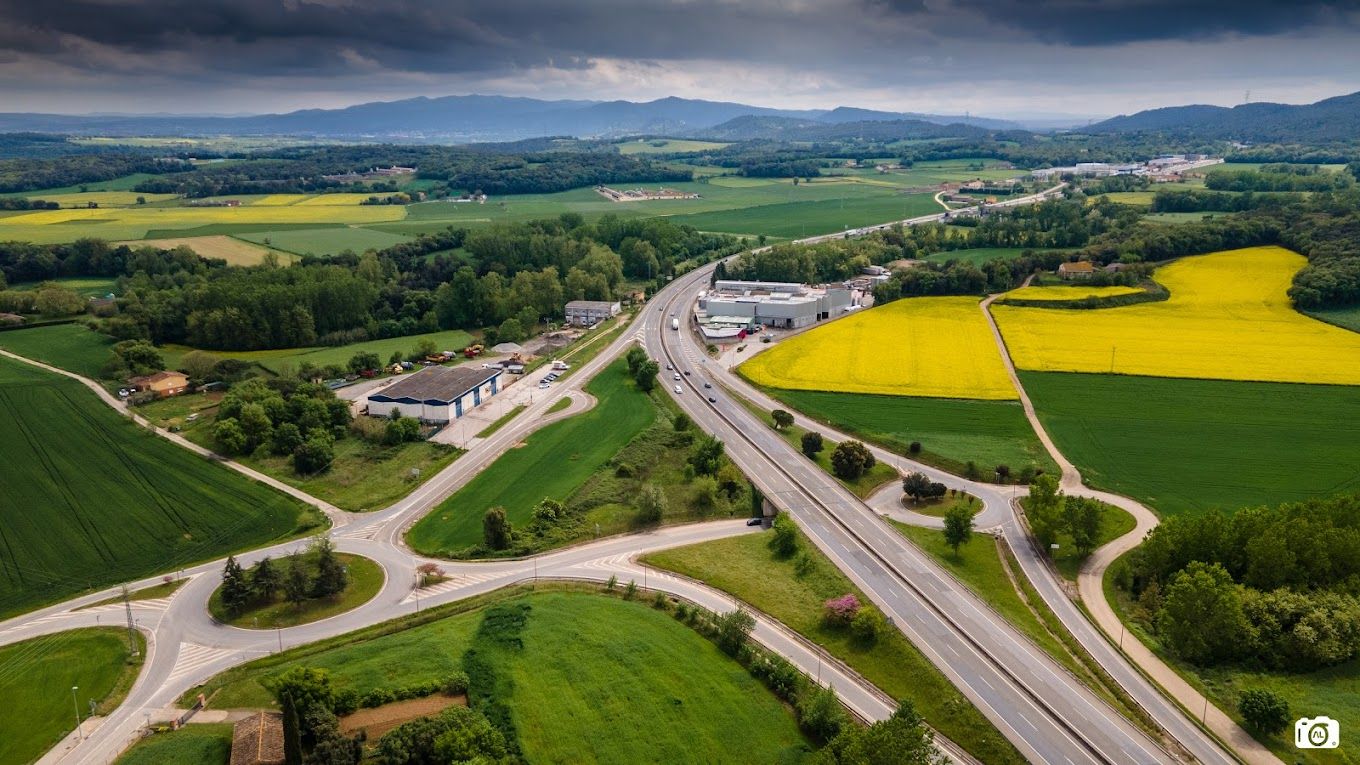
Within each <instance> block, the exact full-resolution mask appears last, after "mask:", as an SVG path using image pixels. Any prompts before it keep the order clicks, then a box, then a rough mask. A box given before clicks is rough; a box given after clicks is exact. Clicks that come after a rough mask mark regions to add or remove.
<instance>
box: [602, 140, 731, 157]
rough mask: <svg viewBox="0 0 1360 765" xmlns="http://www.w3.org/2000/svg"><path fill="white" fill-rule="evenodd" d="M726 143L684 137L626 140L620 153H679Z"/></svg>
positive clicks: (620, 148) (707, 149)
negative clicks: (692, 139) (691, 139)
mask: <svg viewBox="0 0 1360 765" xmlns="http://www.w3.org/2000/svg"><path fill="white" fill-rule="evenodd" d="M729 145H730V144H726V143H716V142H714V141H690V140H687V139H684V138H663V139H653V140H642V139H638V140H636V141H625V142H622V143H620V144H619V145H618V146H619V153H620V154H679V153H682V152H687V151H715V150H717V149H721V148H723V147H724V146H729Z"/></svg>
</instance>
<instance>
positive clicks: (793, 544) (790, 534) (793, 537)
mask: <svg viewBox="0 0 1360 765" xmlns="http://www.w3.org/2000/svg"><path fill="white" fill-rule="evenodd" d="M770 531H771V532H773V533H772V534H771V535H770V541H769V545H770V549H771V550H773V551H774V554H775V555H777V556H779V557H780V558H788V557H790V556H792V555H793V554H794V553H796V552H798V526H797V525H796V524H795V523H794V522H793V519H792V518H790V517H789V515H788V514H787V513H780V514H779V515H776V516H775V517H774V523H772V524H770Z"/></svg>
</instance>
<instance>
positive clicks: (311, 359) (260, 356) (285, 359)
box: [0, 329, 472, 374]
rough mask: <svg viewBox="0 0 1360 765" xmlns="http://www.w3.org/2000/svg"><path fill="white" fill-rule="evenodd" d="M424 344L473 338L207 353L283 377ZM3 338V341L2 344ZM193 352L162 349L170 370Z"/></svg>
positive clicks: (450, 332) (454, 345) (449, 332)
mask: <svg viewBox="0 0 1360 765" xmlns="http://www.w3.org/2000/svg"><path fill="white" fill-rule="evenodd" d="M422 340H430V341H431V342H433V343H434V344H435V346H436V348H438V349H439V350H441V351H460V350H462V349H463V348H465V347H467V345H468V344H470V343H471V342H472V336H471V335H469V334H468V333H466V332H464V331H462V330H461V329H446V330H443V331H441V332H428V333H426V334H422V335H406V336H404V337H389V338H386V339H383V340H365V341H364V342H362V343H352V344H350V345H336V346H320V347H314V348H276V349H273V350H268V351H208V353H211V354H213V355H214V356H220V357H222V358H231V359H244V360H246V361H253V362H255V363H257V364H259V365H260V366H262V367H264V368H265V369H267V370H269V371H270V372H274V373H275V374H282V373H283V372H285V371H287V369H288V367H290V366H291V367H292V369H293V370H294V371H296V370H297V368H298V367H299V366H300V365H302V364H303V363H308V364H312V365H314V366H318V367H324V366H328V365H330V364H338V365H340V366H342V367H343V366H345V364H347V363H348V362H349V360H350V358H351V357H353V356H354V354H356V353H360V352H367V351H371V352H373V353H376V354H378V360H379V361H381V362H383V363H384V364H386V363H387V359H388V358H389V357H390V356H391V355H392V354H393V353H396V352H398V351H400V352H401V353H402V354H404V355H407V354H410V353H412V352H414V351H415V348H416V346H417V345H419V344H420V341H422ZM3 342H4V338H3V337H0V343H3ZM192 350H194V349H193V348H190V347H188V346H185V345H166V346H163V347H162V348H161V353H162V355H164V356H165V363H166V365H167V366H169V367H171V368H174V367H175V366H176V365H177V364H179V360H180V359H181V358H183V356H184V354H186V353H188V352H189V351H192Z"/></svg>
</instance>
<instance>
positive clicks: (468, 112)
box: [0, 95, 1018, 143]
mask: <svg viewBox="0 0 1360 765" xmlns="http://www.w3.org/2000/svg"><path fill="white" fill-rule="evenodd" d="M743 117H753V118H762V119H767V118H768V119H789V120H795V121H799V122H803V123H807V124H809V125H812V126H816V125H836V124H845V123H853V124H859V123H865V122H897V121H903V120H913V121H920V122H924V123H933V124H952V123H965V124H972V125H976V126H979V127H986V128H991V129H1002V128H1005V129H1009V128H1013V127H1018V126H1017V125H1016V124H1015V123H1008V122H1005V121H1002V120H993V119H987V118H981V117H977V118H974V117H957V116H943V115H930V114H908V113H896V112H880V111H873V110H868V109H856V108H850V107H840V108H837V109H833V110H829V111H828V110H821V109H811V110H784V109H771V108H767V107H760V106H751V105H749V104H739V103H729V102H724V101H705V100H699V99H688V98H676V97H668V98H660V99H657V100H654V101H645V102H635V101H573V100H560V101H545V100H540V99H535V98H519V97H508V96H483V95H467V96H444V97H439V98H427V97H423V96H422V97H418V98H408V99H403V100H400V101H382V102H372V103H365V104H356V105H354V106H348V107H345V108H342V109H303V110H300V111H294V112H288V113H285V114H259V115H248V116H204V115H167V114H154V115H62V114H29V113H4V114H0V133H19V132H30V133H62V134H70V135H102V136H129V135H153V136H155V135H174V136H193V135H238V136H247V135H280V136H284V135H286V136H306V137H318V138H351V139H367V140H375V139H380V140H396V141H424V142H430V141H438V142H454V143H462V142H476V141H513V140H521V139H526V138H534V137H541V136H545V135H572V136H578V137H608V136H621V135H637V134H670V135H686V134H693V133H696V132H699V131H703V130H706V129H709V128H713V127H715V126H718V125H721V124H723V123H727V122H730V121H732V120H734V119H739V118H743Z"/></svg>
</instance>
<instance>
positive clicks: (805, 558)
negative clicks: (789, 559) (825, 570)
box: [793, 551, 817, 578]
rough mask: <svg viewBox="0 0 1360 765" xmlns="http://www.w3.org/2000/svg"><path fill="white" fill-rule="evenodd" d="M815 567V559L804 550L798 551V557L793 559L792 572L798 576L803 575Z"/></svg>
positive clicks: (809, 572)
mask: <svg viewBox="0 0 1360 765" xmlns="http://www.w3.org/2000/svg"><path fill="white" fill-rule="evenodd" d="M815 568H817V561H816V560H814V559H813V557H812V556H811V555H808V554H807V552H806V551H804V552H801V553H798V557H797V558H794V559H793V573H794V575H795V576H798V577H800V578H801V577H805V576H807V575H808V574H811V573H812V570H813V569H815Z"/></svg>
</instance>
